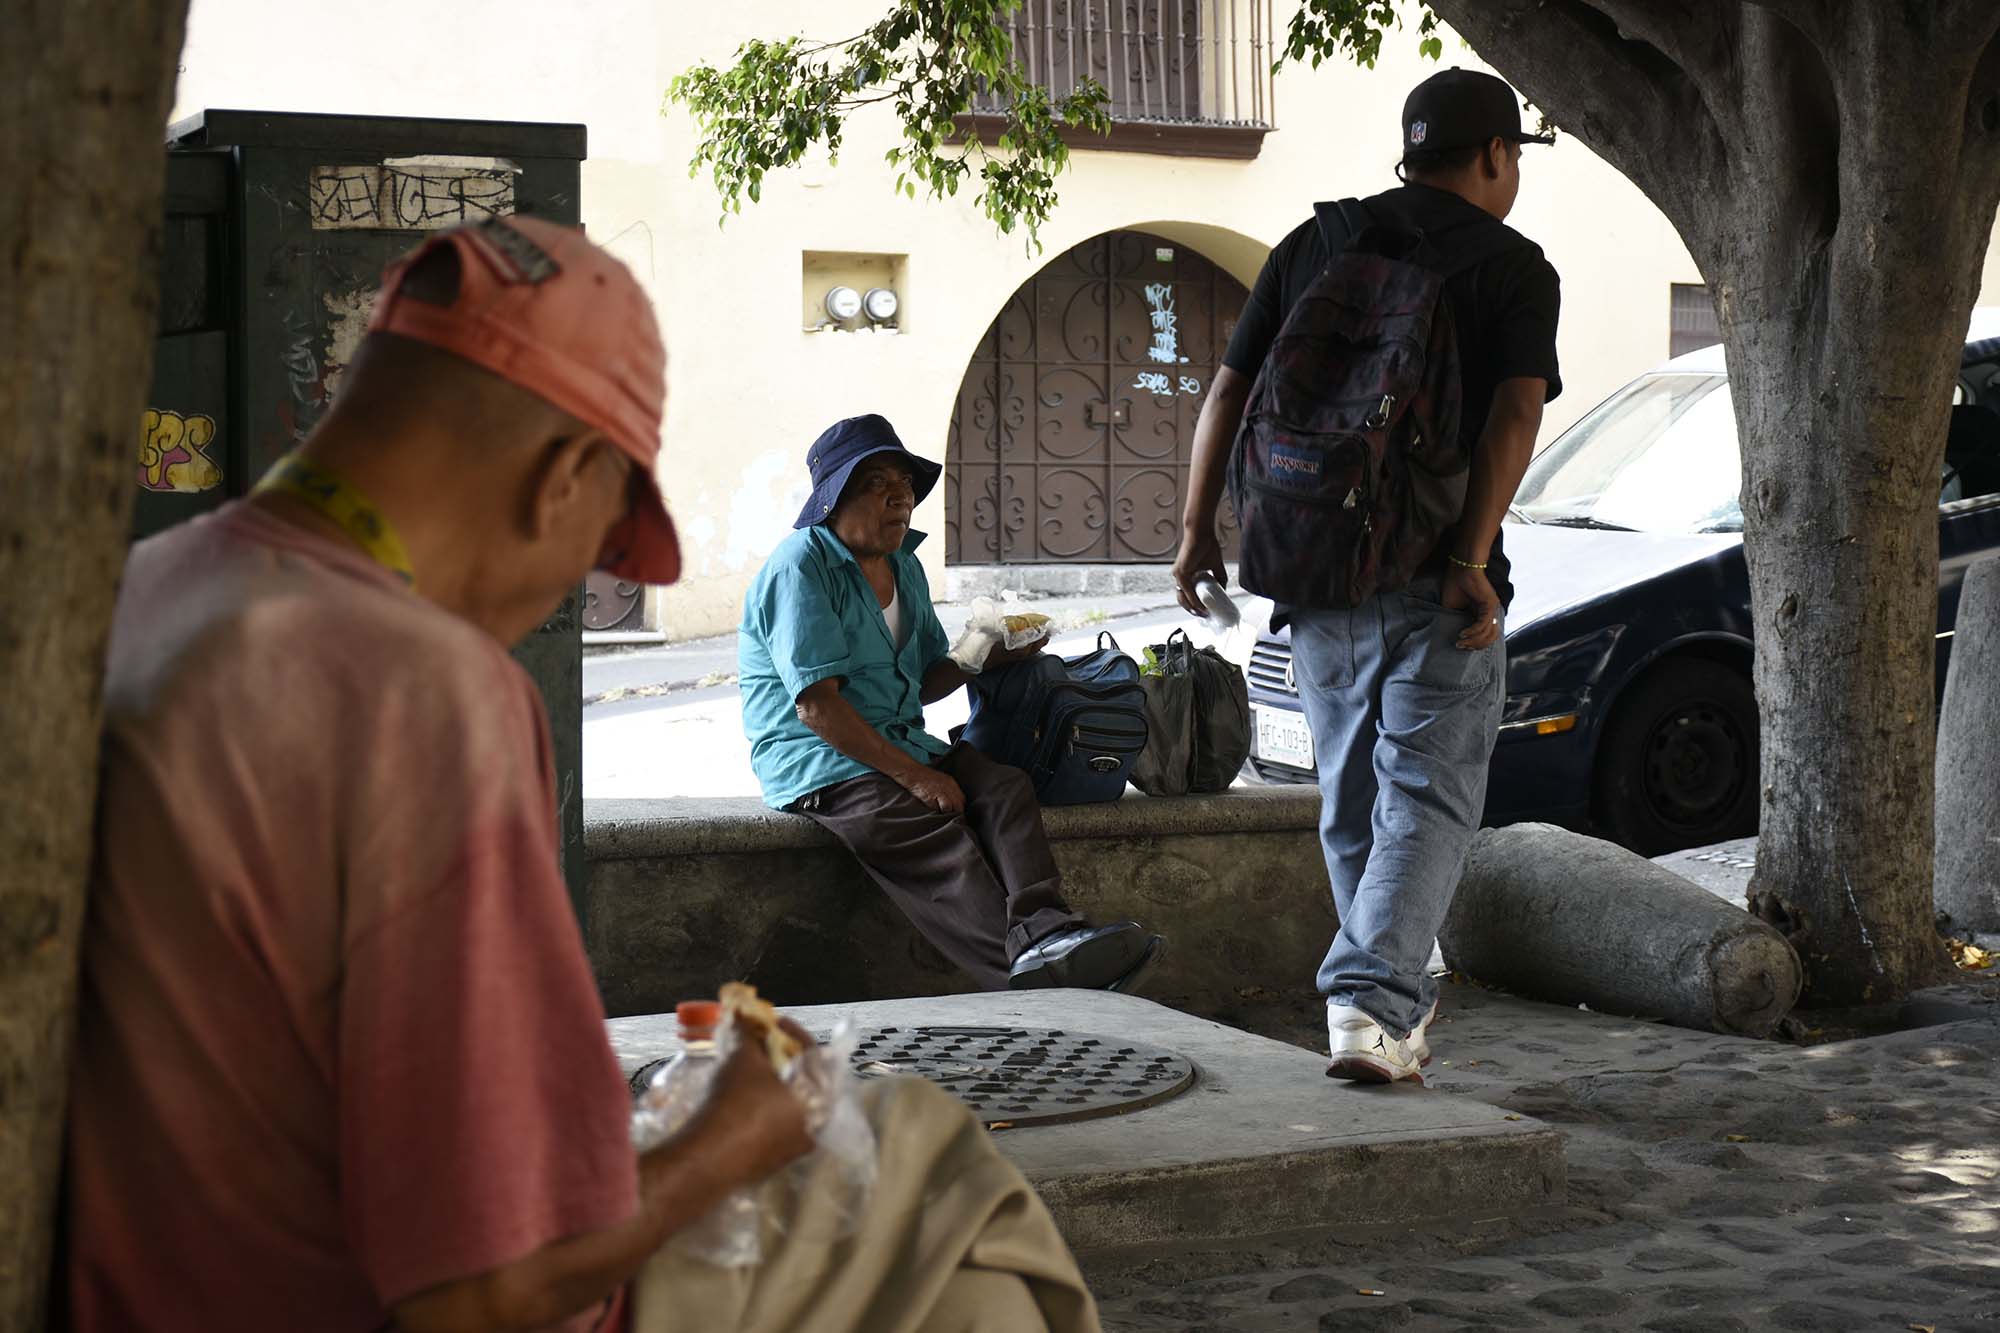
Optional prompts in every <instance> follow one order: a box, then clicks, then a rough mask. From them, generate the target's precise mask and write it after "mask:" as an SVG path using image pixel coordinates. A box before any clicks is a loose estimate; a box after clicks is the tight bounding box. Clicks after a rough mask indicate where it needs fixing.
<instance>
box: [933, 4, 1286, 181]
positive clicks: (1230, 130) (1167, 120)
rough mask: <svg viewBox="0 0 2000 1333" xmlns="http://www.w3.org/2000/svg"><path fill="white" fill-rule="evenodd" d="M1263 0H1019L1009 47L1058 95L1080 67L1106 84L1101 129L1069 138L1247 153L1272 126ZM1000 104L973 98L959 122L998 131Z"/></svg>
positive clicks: (1271, 40)
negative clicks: (1102, 132)
mask: <svg viewBox="0 0 2000 1333" xmlns="http://www.w3.org/2000/svg"><path fill="white" fill-rule="evenodd" d="M1272 25H1273V18H1272V0H1022V4H1021V7H1020V8H1019V9H1018V10H1016V11H1015V12H1014V16H1013V20H1012V27H1013V37H1014V55H1015V58H1016V59H1017V60H1019V61H1020V63H1021V66H1022V68H1023V69H1024V70H1026V71H1027V74H1028V77H1029V78H1030V79H1032V80H1034V81H1035V82H1036V83H1039V84H1041V85H1042V86H1043V87H1045V88H1047V89H1048V90H1049V93H1050V95H1051V96H1055V97H1062V96H1065V95H1067V94H1068V93H1070V92H1072V91H1073V90H1074V89H1075V88H1076V87H1077V86H1078V85H1079V84H1080V83H1082V81H1083V80H1084V79H1086V78H1093V79H1096V80H1097V82H1098V83H1099V84H1101V85H1103V87H1104V90H1105V92H1106V93H1107V94H1109V96H1110V99H1111V101H1110V106H1109V108H1108V110H1109V111H1110V114H1111V121H1112V129H1111V133H1110V135H1109V136H1103V137H1100V136H1098V135H1095V134H1078V135H1076V136H1075V137H1074V138H1071V139H1070V140H1069V142H1070V144H1071V146H1072V147H1077V148H1099V149H1111V150H1114V151H1123V152H1142V153H1166V154H1172V155H1176V156H1188V157H1231V158H1252V157H1255V156H1257V154H1258V153H1259V151H1261V150H1262V148H1263V143H1264V135H1265V134H1267V133H1269V132H1270V130H1271V129H1272V128H1273V126H1274V104H1273V92H1274V89H1273V88H1272V81H1271V63H1272V60H1273V59H1274V57H1275V55H1276V52H1277V49H1278V45H1277V44H1278V41H1279V36H1278V34H1277V32H1276V30H1275V28H1274V27H1273V26H1272ZM1005 119H1006V108H1005V107H1004V106H1002V105H1000V104H999V103H998V102H997V101H996V100H994V99H992V98H989V97H986V96H984V95H983V94H982V95H975V96H974V98H973V104H972V111H971V113H970V114H968V115H965V116H961V117H960V118H959V121H960V128H961V129H962V130H963V129H968V128H976V129H978V130H980V131H981V132H982V133H983V134H985V135H986V136H987V137H989V138H991V137H992V136H993V135H996V134H997V133H998V131H999V128H1000V126H1001V125H1002V124H1004V122H1005Z"/></svg>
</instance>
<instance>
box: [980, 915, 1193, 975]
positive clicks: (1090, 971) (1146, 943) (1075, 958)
mask: <svg viewBox="0 0 2000 1333" xmlns="http://www.w3.org/2000/svg"><path fill="white" fill-rule="evenodd" d="M1158 939H1159V937H1158V936H1157V935H1148V934H1147V933H1146V931H1145V929H1144V927H1142V926H1140V924H1139V923H1138V922H1136V921H1117V922H1114V923H1112V924H1111V925H1108V926H1079V927H1077V928H1076V929H1074V930H1064V931H1058V932H1057V933H1055V934H1054V935H1050V936H1047V937H1046V938H1044V939H1040V940H1037V941H1035V942H1034V943H1033V944H1031V945H1029V946H1028V948H1027V949H1026V950H1025V951H1023V953H1022V954H1021V956H1020V957H1019V958H1016V959H1015V960H1014V966H1013V969H1012V971H1011V975H1009V976H1008V978H1007V985H1008V986H1009V987H1010V988H1011V989H1013V990H1041V989H1045V988H1049V987H1055V986H1074V987H1077V988H1079V989H1082V990H1103V989H1104V988H1106V987H1108V986H1111V985H1114V984H1116V983H1118V982H1121V981H1125V980H1127V979H1128V978H1130V977H1131V976H1132V975H1133V974H1134V973H1135V971H1136V970H1137V969H1138V968H1139V967H1140V966H1142V965H1143V964H1144V963H1145V961H1146V956H1147V953H1148V951H1149V950H1150V949H1151V948H1152V947H1153V945H1154V944H1155V943H1157V941H1158Z"/></svg>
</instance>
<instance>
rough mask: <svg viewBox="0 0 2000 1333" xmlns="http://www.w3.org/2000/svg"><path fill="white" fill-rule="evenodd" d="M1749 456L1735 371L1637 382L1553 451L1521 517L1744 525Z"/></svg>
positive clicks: (1535, 473)
mask: <svg viewBox="0 0 2000 1333" xmlns="http://www.w3.org/2000/svg"><path fill="white" fill-rule="evenodd" d="M1741 488H1742V464H1741V462H1740V460H1739V459H1738V457H1737V453H1736V414H1735V411H1734V409H1733V408H1732V407H1731V406H1730V401H1729V379H1728V377H1727V376H1725V375H1710V374H1677V373H1663V374H1658V375H1647V376H1645V377H1643V378H1641V379H1638V380H1635V381H1633V382H1632V383H1631V384H1630V385H1628V386H1626V387H1625V389H1624V390H1622V391H1621V392H1619V393H1618V394H1617V395H1616V396H1615V397H1613V398H1611V399H1610V400H1608V401H1607V402H1605V403H1604V405H1603V406H1601V407H1599V408H1598V409H1597V410H1596V411H1594V412H1592V413H1591V414H1590V415H1589V416H1587V417H1585V418H1584V419H1583V420H1582V421H1579V422H1578V423H1577V424H1576V425H1574V426H1572V427H1571V428H1570V429H1569V430H1567V431H1565V432H1563V434H1562V436H1561V437H1560V438H1559V439H1557V440H1556V442H1555V443H1554V444H1552V445H1550V446H1549V447H1548V448H1547V449H1545V450H1543V451H1542V453H1541V454H1540V456H1538V457H1537V458H1536V459H1535V460H1534V462H1532V463H1530V464H1529V465H1528V473H1527V476H1526V477H1525V478H1523V480H1522V482H1521V489H1520V492H1519V494H1518V495H1517V496H1516V497H1515V509H1516V511H1517V516H1518V517H1521V518H1525V519H1527V520H1528V521H1530V522H1534V523H1549V524H1555V525H1557V526H1565V527H1586V528H1617V529H1621V530H1628V531H1634V532H1669V533H1687V532H1741V531H1743V509H1742V506H1741V504H1740V503H1739V502H1738V494H1739V492H1740V490H1741Z"/></svg>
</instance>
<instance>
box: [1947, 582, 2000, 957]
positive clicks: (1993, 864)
mask: <svg viewBox="0 0 2000 1333" xmlns="http://www.w3.org/2000/svg"><path fill="white" fill-rule="evenodd" d="M1955 631H1956V632H1955V633H1954V634H1953V635H1952V640H1951V669H1950V670H1949V671H1948V672H1947V673H1946V676H1945V686H1944V707H1943V709H1942V710H1941V711H1940V713H1939V715H1938V745H1937V883H1936V888H1935V890H1934V891H1935V893H1936V894H1937V910H1938V915H1939V916H1940V917H1942V918H1944V919H1945V924H1946V925H1947V926H1948V927H1949V928H1950V929H1951V930H1952V931H1953V932H1954V933H1956V934H1969V933H1971V932H1974V931H1995V930H2000V746H1996V745H1995V744H1994V743H1993V738H1994V737H1995V736H1996V735H2000V559H1994V560H1982V561H1980V562H1979V563H1978V564H1976V565H1974V566H1973V567H1972V568H1971V569H1968V570H1967V571H1965V584H1964V586H1963V588H1962V589H1961V590H1960V592H1959V596H1958V620H1957V623H1956V627H1955Z"/></svg>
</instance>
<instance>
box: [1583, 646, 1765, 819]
mask: <svg viewBox="0 0 2000 1333" xmlns="http://www.w3.org/2000/svg"><path fill="white" fill-rule="evenodd" d="M1595 786H1596V793H1595V795H1596V801H1595V805H1596V815H1597V822H1598V823H1599V825H1600V826H1601V827H1602V828H1603V829H1604V831H1605V832H1606V833H1607V834H1608V835H1609V836H1610V837H1611V838H1612V840H1613V841H1615V842H1618V843H1621V844H1623V845H1624V846H1626V847H1629V848H1630V849H1632V850H1633V851H1635V852H1638V853H1639V854H1640V855H1642V856H1661V855H1664V854H1666V853H1667V852H1672V851H1679V850H1680V849H1681V848H1683V847H1702V846H1706V845H1708V844H1709V843H1716V842H1724V841H1727V840H1728V839H1730V838H1743V837H1748V836H1750V835H1751V834H1753V833H1755V832H1756V831H1757V696H1756V693H1755V692H1754V691H1753V690H1752V689H1751V687H1750V682H1749V681H1748V680H1746V679H1745V678H1744V677H1743V676H1742V675H1741V674H1739V673H1737V672H1735V671H1732V670H1730V669H1729V668H1728V667H1726V666H1723V665H1721V664H1720V663H1716V662H1709V661H1705V660H1702V659H1700V658H1685V657H1683V658H1674V659H1670V660H1668V661H1666V662H1663V663H1661V664H1660V665H1658V666H1656V667H1654V668H1653V669H1652V670H1651V671H1649V672H1647V673H1646V675H1645V676H1643V677H1642V678H1641V679H1640V680H1639V682H1638V683H1637V684H1635V685H1633V686H1632V687H1631V689H1629V690H1628V691H1626V693H1625V697H1624V698H1622V699H1620V700H1619V701H1618V706H1617V709H1616V711H1614V712H1613V713H1612V715H1611V721H1610V723H1609V724H1608V725H1607V726H1606V727H1605V729H1604V739H1603V741H1602V742H1601V743H1600V745H1599V746H1598V751H1597V768H1596V782H1595Z"/></svg>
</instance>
